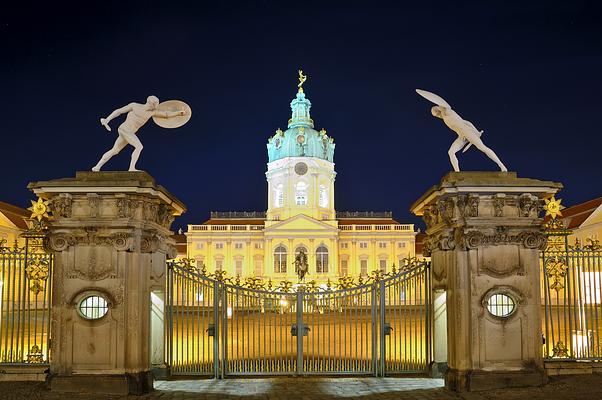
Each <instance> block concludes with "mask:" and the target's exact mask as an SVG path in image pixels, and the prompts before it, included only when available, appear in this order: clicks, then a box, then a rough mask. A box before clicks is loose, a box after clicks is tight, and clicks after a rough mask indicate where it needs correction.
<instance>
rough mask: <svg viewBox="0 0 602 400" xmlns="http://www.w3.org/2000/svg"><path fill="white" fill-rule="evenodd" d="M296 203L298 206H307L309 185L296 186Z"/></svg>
mask: <svg viewBox="0 0 602 400" xmlns="http://www.w3.org/2000/svg"><path fill="white" fill-rule="evenodd" d="M295 189H296V193H295V203H296V204H297V205H298V206H304V205H306V204H307V183H305V182H298V183H297V185H296V186H295Z"/></svg>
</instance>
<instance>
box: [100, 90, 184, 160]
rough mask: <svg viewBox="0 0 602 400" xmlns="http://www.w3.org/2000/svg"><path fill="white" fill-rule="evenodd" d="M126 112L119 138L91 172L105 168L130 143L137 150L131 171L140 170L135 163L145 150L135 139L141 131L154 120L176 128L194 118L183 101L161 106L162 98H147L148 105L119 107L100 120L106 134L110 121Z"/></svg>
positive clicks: (137, 104)
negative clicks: (147, 123)
mask: <svg viewBox="0 0 602 400" xmlns="http://www.w3.org/2000/svg"><path fill="white" fill-rule="evenodd" d="M126 113H127V116H126V117H125V121H124V122H123V123H122V124H121V125H119V128H117V132H118V133H119V136H118V137H117V140H115V144H114V145H113V147H112V148H111V149H110V150H109V151H107V152H106V153H104V154H103V156H102V157H101V159H100V161H98V164H96V165H95V166H94V167H93V168H92V171H100V169H101V168H102V166H103V165H104V164H105V163H106V162H107V161H109V160H110V159H111V157H113V156H115V155H117V154H118V153H119V152H120V151H121V150H123V148H124V147H125V146H127V145H128V144H130V145H132V146H133V147H134V151H133V153H132V159H131V161H130V168H129V171H138V170H137V169H136V162H137V161H138V157H140V153H141V152H142V148H143V146H142V143H141V142H140V139H138V136H136V133H137V132H138V130H139V129H140V128H141V127H142V126H143V125H144V124H146V122H147V121H148V120H149V119H150V118H151V117H152V118H153V121H155V123H156V124H157V125H159V126H161V127H163V128H177V127H180V126H182V125H184V124H185V123H186V122H188V120H189V119H190V116H191V115H192V111H191V109H190V107H189V106H188V105H187V104H186V103H184V102H183V101H179V100H169V101H165V102H163V103H160V104H159V99H158V98H157V97H156V96H148V98H147V99H146V103H145V104H140V103H130V104H128V105H127V106H124V107H121V108H118V109H117V110H115V111H113V112H112V113H111V114H109V116H108V117H107V118H101V119H100V123H101V124H102V125H103V126H104V127H105V128H106V129H107V131H111V127H110V126H109V122H111V120H113V119H114V118H116V117H118V116H120V115H121V114H126Z"/></svg>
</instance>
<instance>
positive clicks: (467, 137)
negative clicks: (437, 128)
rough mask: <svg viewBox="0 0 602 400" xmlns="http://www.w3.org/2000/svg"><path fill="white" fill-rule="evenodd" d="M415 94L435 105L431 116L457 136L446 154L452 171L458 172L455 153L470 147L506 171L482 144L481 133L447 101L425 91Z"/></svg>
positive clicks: (493, 154) (419, 90)
mask: <svg viewBox="0 0 602 400" xmlns="http://www.w3.org/2000/svg"><path fill="white" fill-rule="evenodd" d="M416 92H417V93H418V94H419V95H420V96H422V97H424V98H425V99H427V100H429V101H430V102H432V103H435V104H436V106H434V107H433V108H431V114H433V116H435V117H437V118H441V119H442V120H443V122H444V123H445V125H447V127H448V128H449V129H451V130H452V131H454V132H456V133H457V134H458V138H457V139H456V140H454V142H453V143H452V145H451V146H450V148H449V150H448V152H447V154H448V155H449V160H450V162H451V164H452V167H454V171H456V172H457V171H460V166H459V165H458V157H456V153H457V152H458V151H460V150H462V148H464V150H462V152H463V153H464V152H465V151H466V150H468V149H469V148H470V146H472V145H474V146H475V147H476V148H477V149H479V150H481V151H482V152H483V153H485V155H486V156H487V157H489V158H490V159H491V161H493V162H495V163H496V164H497V165H498V167H499V168H500V170H501V171H508V169H507V168H506V166H505V165H504V163H503V162H502V161H501V160H500V159H499V157H498V156H497V155H496V154H495V152H494V151H493V150H491V149H490V148H489V147H487V146H485V143H483V140H482V139H481V135H482V134H483V131H480V130H478V129H477V128H476V127H475V126H474V125H473V124H472V122H470V121H466V120H465V119H462V117H460V115H458V113H456V112H455V111H454V110H452V108H451V106H450V105H449V103H448V102H447V101H445V100H443V98H441V97H440V96H438V95H436V94H435V93H431V92H427V91H426V90H421V89H416Z"/></svg>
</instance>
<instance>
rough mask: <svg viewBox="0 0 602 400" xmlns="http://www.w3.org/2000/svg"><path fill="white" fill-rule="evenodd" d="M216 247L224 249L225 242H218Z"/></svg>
mask: <svg viewBox="0 0 602 400" xmlns="http://www.w3.org/2000/svg"><path fill="white" fill-rule="evenodd" d="M215 248H216V249H223V248H224V244H223V243H216V244H215Z"/></svg>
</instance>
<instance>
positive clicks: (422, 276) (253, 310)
mask: <svg viewBox="0 0 602 400" xmlns="http://www.w3.org/2000/svg"><path fill="white" fill-rule="evenodd" d="M166 315H167V319H166V320H167V324H166V330H167V332H166V340H167V343H166V353H167V354H166V360H167V361H166V362H167V364H168V365H169V366H170V368H171V373H172V374H173V375H208V376H214V377H224V376H226V375H262V374H266V375H299V374H303V375H313V374H328V375H333V374H356V375H359V374H367V375H375V376H384V375H388V374H400V373H426V372H427V369H428V367H429V363H430V361H431V354H432V351H431V332H432V328H431V326H432V321H431V319H432V306H431V297H430V264H429V263H428V262H426V261H420V262H417V261H415V260H413V262H412V263H411V264H408V265H406V266H404V267H403V269H402V270H401V271H400V272H395V273H391V274H388V275H386V276H383V275H382V274H380V273H374V274H373V275H372V276H371V277H370V278H368V279H360V282H359V284H358V285H357V286H352V285H351V284H350V279H341V280H340V282H339V285H338V288H335V287H332V285H330V284H329V285H328V288H327V289H323V288H319V287H318V286H316V285H315V284H314V283H313V282H310V283H307V284H299V285H291V284H282V285H280V287H278V288H276V289H272V288H271V282H270V283H269V284H268V285H264V284H261V283H260V282H258V280H257V279H254V278H250V279H247V280H246V281H245V282H243V283H241V282H240V281H239V280H238V278H237V279H236V280H232V279H224V276H223V274H221V273H217V274H212V275H211V277H209V276H207V274H206V273H205V272H204V271H198V270H197V269H196V268H194V267H193V266H191V264H190V263H187V262H184V263H182V262H180V263H176V262H169V263H168V276H167V310H166Z"/></svg>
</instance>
